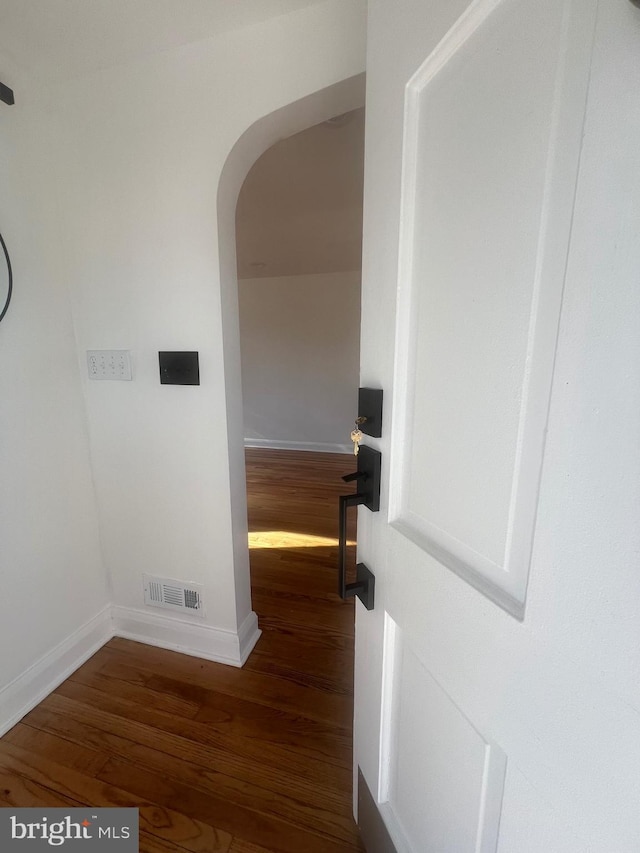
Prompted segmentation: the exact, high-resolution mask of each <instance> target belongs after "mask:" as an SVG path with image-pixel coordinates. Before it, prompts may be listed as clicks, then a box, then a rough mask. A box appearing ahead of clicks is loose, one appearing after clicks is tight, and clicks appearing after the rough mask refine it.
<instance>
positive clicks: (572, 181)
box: [388, 0, 597, 619]
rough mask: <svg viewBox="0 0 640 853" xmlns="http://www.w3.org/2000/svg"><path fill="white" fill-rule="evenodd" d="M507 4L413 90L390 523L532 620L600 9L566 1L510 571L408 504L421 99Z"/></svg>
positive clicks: (446, 47)
mask: <svg viewBox="0 0 640 853" xmlns="http://www.w3.org/2000/svg"><path fill="white" fill-rule="evenodd" d="M502 3H503V0H475V2H474V3H472V4H471V6H469V8H468V10H467V12H466V13H465V14H464V15H463V16H462V17H461V18H460V19H459V20H458V22H457V24H456V25H455V26H454V27H453V28H452V29H451V30H450V31H449V32H448V33H447V35H446V36H445V37H444V39H443V40H442V41H441V42H440V43H439V44H438V45H437V47H436V48H435V50H434V51H433V52H432V53H431V54H430V56H429V57H428V58H427V59H426V60H425V62H424V63H423V64H422V66H421V67H420V68H419V69H418V71H417V72H416V73H415V74H414V75H413V77H412V78H411V79H410V80H409V81H408V83H407V86H406V91H405V113H404V150H403V164H402V179H401V180H402V201H401V225H400V239H399V260H398V303H397V315H396V316H397V319H396V353H395V370H394V405H393V419H392V420H393V423H392V439H391V466H390V483H389V516H388V520H389V523H390V524H391V525H392V526H393V527H394V528H395V529H396V530H398V531H399V532H400V533H401V534H402V535H404V536H406V537H407V538H408V539H410V540H411V541H413V542H415V543H416V544H417V545H418V546H419V547H420V548H422V549H423V550H425V551H427V552H428V553H430V554H432V555H433V556H434V557H435V558H436V559H437V560H438V561H439V562H441V563H442V564H443V565H445V566H447V567H448V568H449V569H451V570H452V571H454V572H455V573H456V574H458V575H459V576H460V577H461V578H463V580H465V581H467V583H469V584H471V585H472V586H474V587H475V588H476V589H478V590H479V591H480V592H482V593H483V594H484V595H486V596H487V597H488V598H490V599H492V600H493V601H494V602H495V603H496V604H498V605H499V606H500V607H503V608H504V609H505V610H506V611H508V612H509V613H511V614H512V615H513V616H515V617H516V618H518V619H522V618H523V617H524V606H525V601H526V592H527V585H528V577H529V565H530V560H531V552H532V548H533V538H534V532H535V523H536V514H537V504H538V491H539V485H540V477H541V471H542V463H543V458H544V441H545V436H546V423H547V418H548V411H549V405H550V398H551V387H552V381H553V370H554V361H555V352H556V346H557V335H558V326H559V317H560V310H561V305H562V296H563V289H564V274H565V267H566V259H567V255H568V247H569V241H570V235H571V227H572V217H571V211H572V205H573V200H574V194H575V188H576V183H577V174H578V165H579V157H580V150H581V143H582V130H583V123H584V115H585V103H586V93H587V87H588V81H589V70H590V58H591V45H592V38H593V29H594V26H595V14H596V7H597V2H596V0H589V3H576V2H575V0H564V3H565V10H564V20H563V28H564V32H563V35H562V43H561V48H560V53H559V56H558V66H557V72H556V80H555V94H554V103H553V108H552V109H553V115H552V117H551V118H552V124H551V129H550V136H549V147H548V150H547V164H546V178H545V190H544V199H543V202H542V209H541V219H540V230H539V236H538V254H537V264H536V272H535V281H534V286H533V301H532V308H531V316H530V324H529V333H528V344H527V348H528V352H527V360H526V368H525V372H524V376H523V383H522V389H523V393H522V406H521V411H520V422H519V427H518V440H517V454H516V460H515V464H514V471H513V480H512V493H511V501H510V510H509V518H508V525H507V526H508V531H507V541H506V547H505V553H504V558H503V560H501V561H500V562H501V563H502V564H501V565H498V564H497V563H495V562H493V561H491V560H489V559H487V558H486V557H485V556H483V555H481V554H478V553H477V552H475V551H474V550H472V549H471V548H470V547H469V546H468V545H467V544H466V543H464V542H461V541H459V540H457V539H455V538H454V537H452V536H451V535H449V534H448V533H447V532H446V531H443V530H441V529H440V528H438V527H436V526H435V525H434V524H432V523H431V522H430V521H429V520H428V519H426V518H422V517H419V516H418V515H416V514H415V513H414V512H412V511H411V509H410V506H409V498H408V491H409V479H410V470H411V455H412V454H411V441H412V405H413V399H414V396H415V392H414V389H413V387H412V383H413V378H414V377H415V373H416V370H415V344H416V338H417V333H418V330H417V327H416V317H417V313H418V312H417V311H416V310H415V300H416V296H415V283H414V259H413V241H414V229H415V222H414V219H415V217H414V212H415V205H416V192H417V190H416V186H417V184H418V180H417V177H418V175H417V163H418V120H419V115H420V109H421V96H422V94H423V92H424V91H425V89H427V87H428V85H429V83H430V82H431V81H432V80H433V79H434V77H435V76H436V75H437V74H438V72H439V71H440V70H441V69H442V68H443V67H444V66H445V65H446V63H447V62H448V61H449V60H450V59H451V58H452V56H454V55H455V53H456V52H457V51H458V50H460V48H462V47H463V45H465V44H466V43H467V41H468V40H469V39H470V38H471V37H472V36H473V34H474V32H475V31H476V30H477V29H478V27H479V26H480V25H481V24H482V23H483V21H484V20H486V18H487V17H489V16H490V15H491V14H492V13H493V12H494V11H495V10H496V9H497V8H498V7H499V6H500V5H502Z"/></svg>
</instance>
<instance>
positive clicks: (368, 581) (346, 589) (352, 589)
mask: <svg viewBox="0 0 640 853" xmlns="http://www.w3.org/2000/svg"><path fill="white" fill-rule="evenodd" d="M366 500H367V495H366V494H355V495H340V500H339V508H340V518H339V533H338V595H339V596H340V598H351V596H352V595H357V596H358V598H359V599H360V601H361V602H362V603H363V604H364V606H365V607H366V608H367V610H373V602H374V592H375V583H376V579H375V577H374V576H373V574H372V573H371V571H370V570H369V569H368V568H367V566H365V564H364V563H358V564H357V565H356V581H355V583H347V510H348V509H349V507H351V506H359V505H360V504H363V503H365V502H366Z"/></svg>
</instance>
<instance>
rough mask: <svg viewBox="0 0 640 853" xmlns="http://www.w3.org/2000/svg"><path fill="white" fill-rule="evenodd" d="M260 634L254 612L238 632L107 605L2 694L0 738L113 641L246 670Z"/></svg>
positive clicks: (0, 693) (21, 675)
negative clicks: (125, 642) (136, 643)
mask: <svg viewBox="0 0 640 853" xmlns="http://www.w3.org/2000/svg"><path fill="white" fill-rule="evenodd" d="M261 633H262V632H261V631H260V628H259V627H258V617H257V616H256V614H255V613H254V612H253V611H251V613H250V614H249V615H248V616H247V618H246V619H245V620H244V622H243V623H242V625H241V626H240V628H239V630H238V631H237V632H236V631H225V630H222V629H220V628H212V627H211V626H209V625H202V624H196V623H194V622H187V621H186V620H183V619H176V618H174V617H171V616H165V615H164V614H162V615H157V614H155V613H148V612H147V611H146V610H136V609H134V608H132V607H117V606H115V605H108V606H107V607H105V608H104V609H103V610H101V611H100V612H99V613H98V614H96V616H94V617H93V618H92V619H90V620H89V621H88V622H86V623H85V624H84V625H82V626H81V627H80V628H78V629H77V630H76V631H74V632H73V633H72V634H71V635H70V636H69V637H67V639H66V640H63V642H62V643H60V644H59V645H57V646H56V647H55V648H54V649H52V650H51V651H50V652H48V653H47V654H46V655H44V656H43V657H41V658H40V660H38V661H36V663H34V664H33V666H30V667H29V668H28V669H26V670H25V671H24V672H23V673H21V674H20V675H19V676H18V677H17V678H14V680H13V681H11V682H10V683H9V684H7V685H6V687H3V688H2V689H1V690H0V737H2V735H4V734H5V733H6V732H8V731H9V729H11V728H13V726H15V725H16V723H19V722H20V720H21V719H22V718H23V717H24V716H25V715H26V714H28V713H29V711H31V710H32V709H33V708H35V707H36V705H38V704H39V703H40V702H42V700H43V699H45V698H46V697H47V696H48V695H49V694H50V693H51V692H53V691H54V690H55V689H56V687H58V686H59V685H60V684H62V682H63V681H64V680H65V679H67V678H68V677H69V676H70V675H71V674H72V673H74V672H75V671H76V669H78V668H79V667H80V666H82V664H83V663H85V661H87V660H89V658H90V657H91V656H92V655H94V654H95V653H96V652H97V651H98V649H100V648H102V646H104V644H105V643H108V642H109V640H111V639H112V637H124V638H125V639H128V640H136V641H137V642H139V643H146V644H147V645H151V646H158V647H160V648H162V649H171V650H172V651H176V652H181V653H182V654H185V655H191V656H193V657H199V658H204V659H206V660H213V661H217V662H218V663H225V664H228V665H230V666H237V667H241V666H243V664H244V663H245V661H246V660H247V658H248V657H249V655H250V654H251V651H252V649H253V647H254V646H255V644H256V643H257V641H258V639H259V637H260V634H261Z"/></svg>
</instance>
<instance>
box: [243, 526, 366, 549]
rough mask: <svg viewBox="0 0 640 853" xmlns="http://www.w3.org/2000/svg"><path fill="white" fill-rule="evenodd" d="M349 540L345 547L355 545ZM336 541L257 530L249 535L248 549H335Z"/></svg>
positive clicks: (283, 531)
mask: <svg viewBox="0 0 640 853" xmlns="http://www.w3.org/2000/svg"><path fill="white" fill-rule="evenodd" d="M355 544H356V543H355V542H352V541H351V540H349V541H348V542H347V545H355ZM337 545H338V540H337V539H333V538H330V537H327V536H313V535H311V534H310V533H291V532H290V531H289V530H259V531H257V532H255V533H250V534H249V548H335V547H337Z"/></svg>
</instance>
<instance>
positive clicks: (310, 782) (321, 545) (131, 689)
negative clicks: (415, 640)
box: [0, 450, 364, 853]
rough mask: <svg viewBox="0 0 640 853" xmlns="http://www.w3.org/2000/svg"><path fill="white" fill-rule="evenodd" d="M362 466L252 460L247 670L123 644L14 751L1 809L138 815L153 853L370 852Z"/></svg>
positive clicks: (61, 691)
mask: <svg viewBox="0 0 640 853" xmlns="http://www.w3.org/2000/svg"><path fill="white" fill-rule="evenodd" d="M353 468H354V463H353V459H352V458H349V457H348V456H347V457H345V456H342V455H337V454H336V455H333V454H314V453H298V452H290V451H265V450H249V451H247V483H248V486H247V488H248V502H249V526H250V531H251V533H250V543H251V546H252V547H251V572H252V588H253V603H254V609H255V610H256V611H257V613H258V617H259V620H260V625H261V627H262V630H263V635H262V637H261V639H260V641H259V643H258V645H257V646H256V649H255V651H254V652H253V654H252V656H251V657H250V659H249V661H248V662H247V664H246V665H245V667H244V668H243V669H242V670H239V669H234V668H232V667H227V666H223V665H221V664H215V663H211V662H207V661H203V660H200V659H197V658H192V657H187V656H184V655H179V654H177V653H175V652H169V651H165V650H162V649H156V648H153V647H151V646H143V645H140V644H138V643H134V642H131V641H128V640H123V639H114V640H112V641H111V642H110V643H108V644H107V645H106V646H105V647H104V648H102V649H101V650H100V651H99V652H98V653H97V654H96V655H94V657H93V658H91V660H89V661H88V662H87V663H86V664H85V665H84V666H82V667H81V668H80V669H79V670H77V672H75V673H74V674H73V675H72V676H71V678H69V679H68V680H67V681H65V682H64V684H62V685H61V686H60V687H59V688H58V689H57V690H56V691H55V692H54V693H53V694H51V695H50V696H49V697H47V699H45V700H44V701H43V702H42V703H41V704H40V705H39V706H38V707H37V708H35V709H34V710H33V711H32V712H31V713H30V714H28V715H27V716H26V717H25V718H24V719H23V720H22V722H21V723H19V724H18V725H17V726H15V727H14V728H13V729H12V730H11V731H10V732H8V733H7V734H6V735H5V737H4V738H2V740H0V806H44V805H47V806H62V807H68V806H71V807H73V806H79V805H89V806H91V805H93V806H138V807H139V808H140V827H141V834H140V850H141V851H148V853H156V852H158V853H159V851H164V852H165V853H167V851H178V853H179V851H192V853H205V851H206V853H209V851H220V853H303V851H304V853H350V851H358V850H363V849H364V848H362V847H361V846H360V842H359V840H358V835H357V830H356V827H355V825H354V823H353V819H352V816H351V784H352V766H351V725H352V710H353V708H352V681H353V602H352V601H351V602H342V601H340V599H339V598H338V597H337V595H336V594H335V588H336V585H337V579H336V559H337V545H336V542H335V537H336V535H337V496H338V495H339V494H342V493H346V492H348V491H351V489H350V488H348V487H345V485H344V483H342V481H341V480H340V476H341V475H342V474H345V473H348V472H349V471H351V470H353ZM353 516H354V518H355V513H353ZM352 523H353V522H352ZM350 537H353V531H350Z"/></svg>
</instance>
